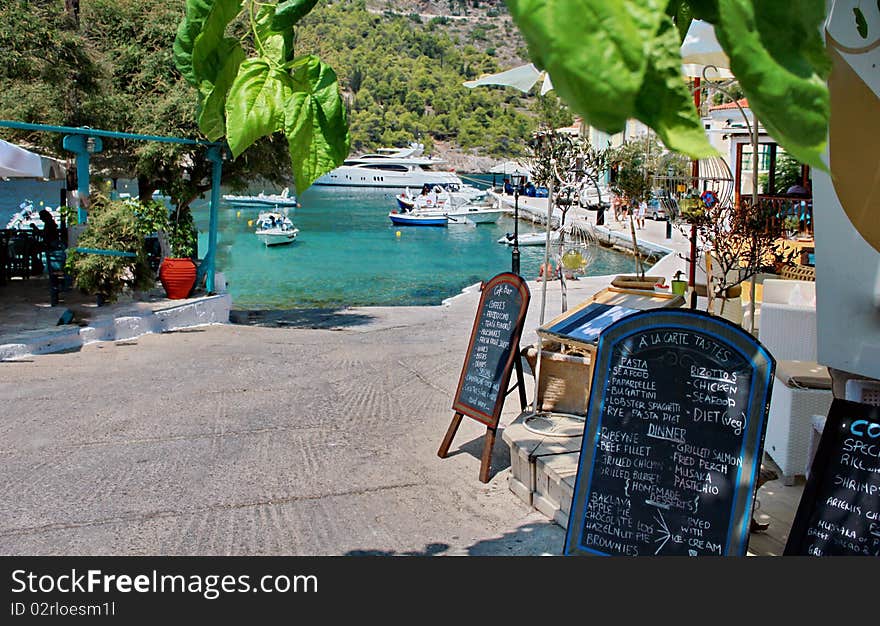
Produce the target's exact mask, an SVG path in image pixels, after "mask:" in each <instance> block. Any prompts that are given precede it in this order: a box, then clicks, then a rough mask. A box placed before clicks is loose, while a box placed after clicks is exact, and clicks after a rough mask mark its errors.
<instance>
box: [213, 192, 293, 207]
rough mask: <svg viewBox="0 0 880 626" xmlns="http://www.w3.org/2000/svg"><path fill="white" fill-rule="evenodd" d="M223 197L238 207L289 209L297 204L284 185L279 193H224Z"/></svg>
mask: <svg viewBox="0 0 880 626" xmlns="http://www.w3.org/2000/svg"><path fill="white" fill-rule="evenodd" d="M223 199H224V200H225V201H226V202H228V203H229V204H231V205H232V206H234V207H236V208H240V209H252V208H258V209H267V208H274V209H291V208H296V207H298V206H299V202H297V201H296V197H295V196H291V195H290V189H289V188H288V187H285V188H284V190H283V191H282V192H281V193H280V194H278V193H273V194H265V193H262V192H260V193H259V194H257V195H256V196H236V195H232V194H226V195H224V196H223Z"/></svg>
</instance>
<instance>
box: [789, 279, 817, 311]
mask: <svg viewBox="0 0 880 626" xmlns="http://www.w3.org/2000/svg"><path fill="white" fill-rule="evenodd" d="M798 282H801V281H798ZM788 303H789V304H791V305H794V306H804V307H815V306H816V290H815V289H810V288H809V287H807V286H806V285H795V286H794V287H792V289H791V291H790V292H789V294H788Z"/></svg>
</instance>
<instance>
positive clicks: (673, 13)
mask: <svg viewBox="0 0 880 626" xmlns="http://www.w3.org/2000/svg"><path fill="white" fill-rule="evenodd" d="M666 14H667V15H668V16H669V17H671V18H672V20H673V21H674V22H675V27H676V28H677V29H678V37H679V43H681V42H683V41H684V38H685V37H686V36H687V32H688V28H690V27H691V22H692V21H693V19H694V12H693V10H692V9H691V7H690V5H689V4H688V3H687V1H686V0H673V1H672V2H670V3H669V6H668V7H666Z"/></svg>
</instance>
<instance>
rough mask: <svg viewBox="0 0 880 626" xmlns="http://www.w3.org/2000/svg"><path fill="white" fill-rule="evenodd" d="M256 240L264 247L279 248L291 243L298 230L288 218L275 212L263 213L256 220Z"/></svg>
mask: <svg viewBox="0 0 880 626" xmlns="http://www.w3.org/2000/svg"><path fill="white" fill-rule="evenodd" d="M255 234H256V235H257V239H259V240H260V241H262V242H263V243H264V244H266V246H280V245H284V244H287V243H293V240H294V239H296V236H297V235H298V234H299V229H298V228H296V227H295V226H294V225H293V222H291V221H290V218H289V217H287V216H286V215H284V214H283V213H279V212H277V211H264V212H262V213H260V216H259V217H258V218H257V230H256V231H255Z"/></svg>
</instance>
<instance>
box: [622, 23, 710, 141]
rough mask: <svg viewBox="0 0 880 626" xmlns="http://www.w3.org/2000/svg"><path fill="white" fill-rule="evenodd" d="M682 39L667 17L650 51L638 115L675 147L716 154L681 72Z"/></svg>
mask: <svg viewBox="0 0 880 626" xmlns="http://www.w3.org/2000/svg"><path fill="white" fill-rule="evenodd" d="M680 47H681V39H680V35H679V32H678V30H677V29H676V28H675V25H674V24H673V22H672V20H671V19H670V18H669V17H666V16H664V19H663V21H662V22H661V25H660V29H659V30H658V32H657V36H656V37H655V38H654V44H653V46H651V48H650V50H649V53H648V67H647V69H646V71H645V79H644V81H643V82H642V88H641V89H640V90H639V94H638V96H637V98H636V106H635V117H636V118H637V119H639V120H641V121H643V122H644V123H645V124H647V125H648V126H650V127H651V128H653V129H654V131H656V133H657V135H658V136H659V137H660V139H661V140H662V141H663V143H664V144H666V146H667V147H669V148H670V149H672V150H675V151H677V152H683V153H685V154H689V155H691V156H694V157H705V156H709V155H712V154H715V150H714V148H712V146H711V145H710V144H709V141H708V139H707V138H706V131H705V129H704V128H703V124H702V122H701V121H700V117H699V115H698V114H697V110H696V109H695V108H694V106H693V104H692V102H693V98H692V96H691V94H690V91H689V90H688V88H687V84H686V83H685V81H684V79H683V78H682V74H681V53H680Z"/></svg>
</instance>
